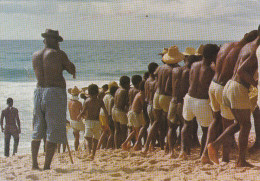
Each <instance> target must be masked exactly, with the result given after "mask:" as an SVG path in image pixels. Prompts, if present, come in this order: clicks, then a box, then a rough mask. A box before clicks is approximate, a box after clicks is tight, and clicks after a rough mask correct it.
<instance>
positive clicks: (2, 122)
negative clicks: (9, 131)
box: [0, 111, 4, 132]
mask: <svg viewBox="0 0 260 181" xmlns="http://www.w3.org/2000/svg"><path fill="white" fill-rule="evenodd" d="M0 121H1V129H2V132H4V127H3V124H4V113H3V111H2V114H1V120H0Z"/></svg>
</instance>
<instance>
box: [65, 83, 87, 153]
mask: <svg viewBox="0 0 260 181" xmlns="http://www.w3.org/2000/svg"><path fill="white" fill-rule="evenodd" d="M68 92H69V93H70V94H71V98H70V100H69V103H68V107H69V113H70V119H71V122H70V125H71V127H72V129H73V135H74V137H75V141H74V146H75V150H76V151H78V147H79V136H80V135H79V132H80V131H84V130H85V125H84V124H83V122H82V120H80V121H78V120H77V117H78V115H79V113H80V112H81V111H82V103H81V102H80V101H79V97H78V95H79V93H80V90H79V89H78V87H77V86H74V88H73V89H71V90H70V89H69V91H68Z"/></svg>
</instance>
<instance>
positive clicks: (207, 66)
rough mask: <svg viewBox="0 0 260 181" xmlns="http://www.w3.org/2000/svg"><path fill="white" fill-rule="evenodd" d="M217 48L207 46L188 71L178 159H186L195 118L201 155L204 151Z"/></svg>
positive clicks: (209, 116) (211, 117) (211, 119)
mask: <svg viewBox="0 0 260 181" xmlns="http://www.w3.org/2000/svg"><path fill="white" fill-rule="evenodd" d="M218 51H219V47H218V46H217V45H213V44H207V45H205V47H204V50H203V58H202V60H201V61H199V62H196V63H193V65H192V66H191V70H190V77H189V79H190V81H189V82H190V87H189V90H188V93H187V94H186V96H185V97H184V105H183V118H184V119H185V122H184V126H183V128H182V135H181V153H180V156H179V158H182V159H186V157H187V154H189V153H190V140H189V137H190V136H189V135H190V127H191V123H192V122H191V121H192V120H193V119H194V117H196V118H197V121H198V122H199V124H200V126H201V128H202V132H203V135H202V138H201V153H200V155H201V154H202V151H203V149H204V146H205V143H206V138H207V130H208V126H209V125H210V123H211V122H212V121H213V115H212V112H211V109H210V106H209V94H208V89H209V85H210V82H211V80H212V78H213V76H214V70H213V69H212V67H211V64H212V62H215V61H216V57H217V53H218Z"/></svg>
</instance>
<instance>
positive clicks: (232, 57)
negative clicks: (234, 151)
mask: <svg viewBox="0 0 260 181" xmlns="http://www.w3.org/2000/svg"><path fill="white" fill-rule="evenodd" d="M256 36H257V31H256V30H255V31H251V32H250V33H247V34H245V35H244V37H243V38H242V39H241V40H240V41H238V42H231V43H226V44H224V45H223V46H222V47H221V48H220V51H219V52H218V56H217V60H216V71H215V75H214V77H213V80H212V82H211V84H210V88H209V96H210V101H211V108H212V110H213V118H214V120H213V122H212V124H211V125H210V127H209V130H208V138H207V143H206V145H208V144H209V143H211V142H213V141H214V140H215V139H216V138H217V136H218V135H220V134H221V132H220V131H221V127H222V124H223V128H224V129H225V128H227V127H228V126H229V125H231V124H233V122H234V120H233V119H232V118H233V115H232V113H231V111H230V109H228V108H227V107H225V106H223V103H222V93H223V89H224V86H225V85H226V83H227V81H228V80H230V79H231V78H232V75H233V70H234V67H235V64H236V62H237V58H238V55H239V52H240V50H241V49H242V48H243V47H244V46H245V45H246V44H247V43H249V42H251V41H253V40H254V39H255V38H256ZM230 115H231V116H230ZM221 121H222V124H221ZM232 140H234V138H233V139H232V137H231V138H227V139H225V142H224V144H223V158H222V160H223V161H225V162H229V152H230V149H231V145H232ZM201 162H202V163H210V161H209V158H208V149H207V147H205V149H204V152H203V155H202V157H201Z"/></svg>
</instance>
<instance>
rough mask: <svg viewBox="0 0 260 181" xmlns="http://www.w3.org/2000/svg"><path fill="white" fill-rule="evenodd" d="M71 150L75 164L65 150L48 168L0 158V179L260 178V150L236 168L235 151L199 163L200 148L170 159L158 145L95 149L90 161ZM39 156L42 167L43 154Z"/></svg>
mask: <svg viewBox="0 0 260 181" xmlns="http://www.w3.org/2000/svg"><path fill="white" fill-rule="evenodd" d="M72 154H73V160H74V164H71V163H70V159H69V155H68V153H67V152H66V153H60V154H55V156H54V159H53V162H52V165H51V170H48V171H39V170H32V169H31V155H30V154H28V155H23V156H13V157H10V158H0V173H1V175H0V180H92V181H94V180H144V181H147V180H164V181H168V180H260V174H259V173H260V169H259V168H260V152H258V153H255V154H252V155H249V156H248V161H249V162H250V163H251V164H254V165H255V167H254V168H236V167H235V160H236V157H237V153H235V152H234V153H232V154H231V161H230V163H224V162H221V163H220V165H209V164H206V165H202V164H201V163H200V159H199V156H198V155H199V149H192V153H191V155H190V156H188V160H179V159H177V158H175V159H169V157H168V156H165V155H164V151H161V150H160V149H159V148H158V149H157V150H156V151H155V152H153V153H148V154H147V155H143V154H142V153H141V152H134V151H122V150H121V149H118V150H98V151H97V154H96V157H95V159H94V160H93V161H92V160H89V159H88V158H87V156H88V155H87V154H86V151H78V152H75V151H72ZM178 154H179V151H178V150H177V151H176V155H178ZM38 158H39V166H40V167H41V168H42V167H43V164H44V155H43V154H39V157H38Z"/></svg>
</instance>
